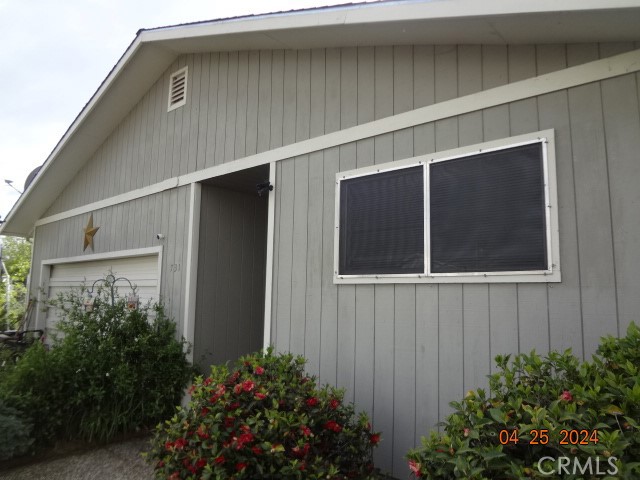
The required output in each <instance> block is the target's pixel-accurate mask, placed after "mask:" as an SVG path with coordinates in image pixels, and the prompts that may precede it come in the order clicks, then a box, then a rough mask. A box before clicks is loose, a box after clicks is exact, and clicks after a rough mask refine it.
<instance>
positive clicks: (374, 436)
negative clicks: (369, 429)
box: [369, 433, 380, 445]
mask: <svg viewBox="0 0 640 480" xmlns="http://www.w3.org/2000/svg"><path fill="white" fill-rule="evenodd" d="M369 442H371V445H377V444H378V443H380V434H379V433H372V434H371V435H369Z"/></svg>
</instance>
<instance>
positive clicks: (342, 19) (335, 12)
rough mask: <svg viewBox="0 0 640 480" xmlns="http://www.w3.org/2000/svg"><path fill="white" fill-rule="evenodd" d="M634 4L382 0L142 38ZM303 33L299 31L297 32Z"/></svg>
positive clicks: (629, 0) (625, 0) (617, 0)
mask: <svg viewBox="0 0 640 480" xmlns="http://www.w3.org/2000/svg"><path fill="white" fill-rule="evenodd" d="M634 7H638V2H637V1H636V0H519V1H517V2H514V1H505V0H489V1H485V2H478V1H477V0H456V1H437V2H434V1H421V2H416V1H413V2H406V1H397V2H382V3H374V2H370V3H361V4H352V5H338V6H327V7H321V8H318V9H312V10H298V11H296V10H292V11H287V12H275V13H266V14H260V15H255V16H246V17H238V18H226V19H225V18H222V19H217V20H212V21H211V22H197V23H194V24H191V25H175V26H168V27H161V28H157V29H150V30H144V31H142V32H141V34H140V39H141V40H142V41H143V42H167V41H171V40H183V39H191V38H199V37H207V36H212V37H215V36H221V35H243V34H265V35H268V34H269V32H277V31H279V30H287V29H302V30H304V29H306V28H318V27H333V26H345V25H346V26H348V25H362V24H378V23H386V22H396V21H407V20H411V21H415V20H438V19H454V18H472V17H488V16H492V15H523V14H530V13H554V12H572V11H593V10H604V9H607V10H611V9H621V8H634ZM304 34H305V32H304V31H302V33H301V35H304Z"/></svg>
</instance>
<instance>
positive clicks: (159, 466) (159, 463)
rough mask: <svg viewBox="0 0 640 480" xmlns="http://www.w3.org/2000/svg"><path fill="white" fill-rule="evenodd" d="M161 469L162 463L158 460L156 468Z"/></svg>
mask: <svg viewBox="0 0 640 480" xmlns="http://www.w3.org/2000/svg"><path fill="white" fill-rule="evenodd" d="M162 467H164V462H163V461H162V460H160V461H159V462H158V464H157V465H156V468H162Z"/></svg>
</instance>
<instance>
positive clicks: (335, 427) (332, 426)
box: [324, 420, 342, 433]
mask: <svg viewBox="0 0 640 480" xmlns="http://www.w3.org/2000/svg"><path fill="white" fill-rule="evenodd" d="M324 428H325V429H326V430H332V431H334V432H336V433H339V432H341V431H342V427H341V426H340V424H339V423H337V422H335V421H334V420H329V421H328V422H327V423H325V424H324Z"/></svg>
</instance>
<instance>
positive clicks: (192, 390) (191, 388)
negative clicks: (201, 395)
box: [187, 385, 196, 395]
mask: <svg viewBox="0 0 640 480" xmlns="http://www.w3.org/2000/svg"><path fill="white" fill-rule="evenodd" d="M195 391H196V386H195V385H191V386H190V387H189V389H188V390H187V393H188V394H189V395H193V392H195Z"/></svg>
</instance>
